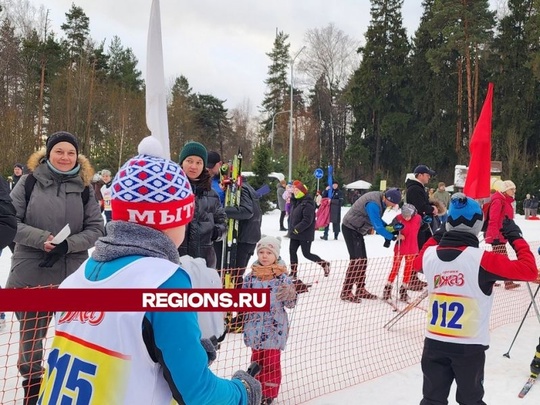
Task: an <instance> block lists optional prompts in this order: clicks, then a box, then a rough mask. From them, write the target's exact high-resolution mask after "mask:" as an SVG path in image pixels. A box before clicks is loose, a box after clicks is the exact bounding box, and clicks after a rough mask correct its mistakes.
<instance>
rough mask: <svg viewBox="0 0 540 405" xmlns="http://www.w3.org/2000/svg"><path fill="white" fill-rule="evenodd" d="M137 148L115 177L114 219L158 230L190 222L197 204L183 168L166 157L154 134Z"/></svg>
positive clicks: (112, 199) (113, 196)
mask: <svg viewBox="0 0 540 405" xmlns="http://www.w3.org/2000/svg"><path fill="white" fill-rule="evenodd" d="M138 151H139V154H138V155H137V156H135V157H133V158H131V159H129V160H128V161H127V162H126V163H124V165H123V166H122V167H121V168H120V170H119V171H118V173H117V174H116V176H114V180H113V182H112V196H111V205H112V219H113V220H117V221H126V222H133V223H136V224H140V225H144V226H148V227H150V228H154V229H158V230H164V229H169V228H175V227H178V226H181V225H186V224H188V223H189V222H190V221H191V220H192V218H193V214H194V209H195V203H194V196H193V192H192V190H191V186H190V184H189V180H188V178H187V176H186V175H185V173H184V171H183V170H182V168H181V167H180V166H179V165H178V164H177V163H175V162H173V161H171V160H169V159H166V158H164V157H163V156H164V153H163V147H162V146H161V144H160V143H159V141H158V140H157V139H156V138H155V137H152V136H148V137H146V138H144V139H143V140H142V141H141V143H140V144H139V147H138Z"/></svg>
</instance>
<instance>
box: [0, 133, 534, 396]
mask: <svg viewBox="0 0 540 405" xmlns="http://www.w3.org/2000/svg"><path fill="white" fill-rule="evenodd" d="M222 164H223V161H222V159H221V156H220V154H219V153H218V152H215V151H208V150H207V149H206V147H205V146H204V145H203V144H201V143H198V142H193V141H191V142H188V143H186V144H185V145H184V147H183V148H182V150H181V151H180V153H179V155H178V159H177V160H176V161H172V160H169V159H166V158H165V157H164V153H163V148H162V146H161V145H160V144H159V142H158V141H157V139H155V138H152V137H147V138H145V139H143V140H142V142H141V144H140V145H139V153H138V155H136V156H134V157H132V158H130V159H129V160H128V161H126V162H125V163H124V165H123V166H122V167H121V168H120V169H119V170H118V172H117V173H116V174H115V175H113V173H112V171H111V170H109V169H102V170H101V171H100V172H99V173H98V174H95V173H94V170H93V168H92V165H91V164H90V161H89V160H88V159H87V158H86V157H85V156H83V155H82V154H81V153H80V150H79V142H78V140H77V138H76V137H75V136H74V135H72V134H71V133H68V132H56V133H53V134H51V135H50V136H49V137H48V139H47V141H46V144H45V147H44V148H43V149H42V150H40V151H38V152H36V153H34V154H33V155H32V156H31V157H30V158H29V160H28V163H27V165H26V167H25V166H23V165H22V164H16V165H15V167H14V171H13V176H12V177H11V179H10V181H9V182H7V181H6V180H5V179H3V178H0V186H1V187H0V230H1V232H0V234H1V236H2V238H1V239H0V252H1V249H3V248H4V247H6V246H9V245H10V244H11V247H12V249H13V254H12V264H11V269H10V275H9V278H8V281H7V285H6V287H7V288H27V287H35V288H56V287H58V286H59V288H119V287H128V288H143V287H152V288H161V289H170V288H175V289H179V288H216V287H222V286H223V284H224V282H225V281H224V280H226V279H228V280H229V285H227V286H228V287H231V288H244V289H247V288H265V289H269V290H270V297H271V305H270V311H269V312H262V313H246V314H243V315H238V316H237V317H236V318H235V319H234V321H233V320H230V323H229V325H224V323H225V322H224V321H225V319H226V317H225V316H224V314H219V313H218V314H213V315H208V314H203V313H199V314H197V313H191V312H146V313H137V312H129V313H127V312H124V313H107V316H106V317H105V318H104V319H105V320H104V321H103V322H102V323H100V325H99V326H98V327H96V326H92V327H89V325H87V324H84V323H74V322H71V323H70V322H66V323H60V324H58V323H56V335H55V338H54V340H53V343H52V349H51V352H50V354H49V361H48V366H49V367H52V368H54V367H55V360H54V359H56V360H58V359H59V358H60V357H62V356H65V355H69V356H77V358H78V359H79V360H80V361H81V362H82V363H84V364H90V363H92V362H93V363H100V364H102V365H107V367H108V368H109V371H108V372H109V373H110V370H111V369H112V370H114V371H113V372H115V373H120V372H121V370H122V369H123V368H124V367H126V364H124V363H123V361H120V360H119V359H120V358H122V359H125V358H130V359H131V360H130V366H129V367H132V368H133V370H136V372H134V373H131V374H130V376H129V378H127V380H126V381H124V382H123V384H122V385H121V386H117V387H112V385H111V384H112V383H111V382H108V383H107V382H106V381H107V375H106V374H103V371H100V370H96V371H95V377H96V378H98V379H100V381H104V383H103V384H102V385H101V386H100V387H99V391H100V392H99V393H98V394H96V395H99V396H100V398H106V399H107V402H108V403H135V402H137V403H141V401H143V402H145V403H151V402H152V401H157V402H158V403H168V402H170V401H171V400H173V399H174V400H176V401H177V402H178V403H191V402H197V403H217V401H218V400H219V402H220V403H229V404H249V405H259V404H261V405H269V404H271V403H272V402H273V401H274V400H275V399H276V398H277V397H278V395H279V389H280V386H281V378H282V377H281V375H282V373H281V351H283V350H284V349H285V343H286V341H287V338H288V333H289V327H288V314H287V310H286V309H287V308H289V309H290V308H294V306H295V305H296V303H297V299H298V293H299V292H302V291H299V290H298V288H297V286H298V284H297V281H298V280H297V279H298V277H299V275H298V263H299V258H298V250H299V249H301V251H302V254H303V256H304V257H305V258H306V259H308V260H311V261H313V262H316V263H318V264H319V265H320V266H321V268H322V270H323V275H324V276H325V277H329V276H330V263H329V262H328V261H326V260H324V259H322V258H321V257H320V256H318V255H317V254H316V253H314V252H312V243H313V241H314V238H315V231H316V223H317V216H318V210H321V207H326V208H325V209H326V210H327V215H328V217H327V220H326V221H325V224H324V226H323V227H322V229H323V235H322V236H321V239H323V240H325V241H327V240H328V239H329V234H330V224H331V225H332V234H333V236H334V240H339V236H340V234H341V235H342V236H343V239H344V242H345V244H346V246H347V251H348V253H349V265H348V267H347V270H346V274H345V279H344V283H343V287H342V290H341V293H340V298H341V300H343V301H346V302H351V303H356V304H358V303H361V302H362V300H363V299H368V300H372V299H376V298H378V296H377V295H375V294H372V293H371V292H369V291H368V290H367V289H366V271H367V269H368V253H367V251H366V243H365V239H364V238H365V237H366V235H368V234H370V233H377V234H379V235H381V236H382V237H383V238H384V246H385V247H390V245H391V242H392V241H395V244H394V260H393V264H392V268H391V269H389V274H388V278H387V284H386V285H385V287H384V290H383V292H382V298H383V299H384V300H391V299H392V295H393V285H394V283H395V282H396V279H397V275H398V274H399V268H400V266H401V263H402V261H403V260H404V261H405V266H404V269H405V271H404V275H403V280H402V282H401V284H400V285H399V288H398V289H397V294H398V296H397V299H399V300H401V301H405V302H408V301H409V296H408V293H407V291H408V290H413V291H420V290H423V289H425V288H427V292H428V294H429V298H430V301H433V302H437V303H440V304H441V305H443V304H444V305H447V304H448V305H450V304H451V305H461V306H462V307H463V311H464V313H466V314H467V316H464V318H463V322H464V323H466V325H464V328H463V330H462V331H456V330H450V329H449V328H451V326H449V324H448V323H445V322H444V320H443V319H442V318H440V317H436V318H434V319H437V320H438V321H437V322H435V323H432V324H429V325H428V326H427V332H426V341H425V346H424V353H423V356H422V369H423V371H424V375H425V379H424V388H423V400H422V402H421V403H422V404H423V405H427V404H432V403H444V401H445V398H446V397H447V396H448V390H447V388H449V384H450V383H451V382H452V380H453V379H456V381H458V392H459V397H460V398H462V399H463V401H464V403H469V402H470V401H472V402H470V403H482V402H481V398H482V396H483V390H482V388H481V380H482V378H483V364H484V360H483V359H484V357H485V355H484V352H485V350H486V349H487V342H488V335H489V332H488V329H487V325H488V320H489V314H490V309H491V302H492V300H493V294H492V289H493V287H494V286H497V282H498V281H503V282H504V286H505V288H506V289H513V288H516V287H519V284H518V283H515V280H523V281H530V280H533V279H536V277H537V274H538V272H537V269H536V266H535V264H534V258H532V254H531V252H530V249H529V246H528V245H527V243H526V242H525V241H524V240H523V238H522V237H521V232H520V230H519V228H518V227H517V225H516V224H515V223H514V222H513V217H514V206H513V203H514V197H515V192H516V186H515V184H514V183H513V182H512V181H510V180H506V181H502V182H501V183H500V184H499V185H498V187H497V190H496V191H494V193H493V194H492V196H491V200H490V203H489V216H487V217H486V218H484V212H483V210H482V208H481V207H480V205H479V204H478V203H477V202H476V201H474V200H471V199H470V198H467V197H466V196H464V195H463V194H461V193H456V194H454V195H453V196H450V194H449V193H448V192H447V191H446V189H445V188H446V186H445V183H443V182H439V184H438V187H437V190H436V191H435V190H433V192H432V193H430V190H429V189H427V188H426V187H427V185H428V184H429V183H430V181H431V179H432V177H433V176H435V172H434V171H433V170H431V169H430V168H429V167H427V166H426V165H418V166H417V167H416V168H415V169H414V170H413V175H414V177H413V178H409V179H407V181H406V183H405V190H404V192H402V191H401V190H399V189H397V188H389V189H387V190H383V191H370V192H367V193H365V194H363V195H361V196H359V197H358V198H357V199H356V200H355V202H354V203H353V205H352V206H351V208H350V209H349V210H348V211H347V213H346V214H345V215H344V217H343V219H342V218H341V211H342V206H343V204H344V196H343V192H342V191H341V190H340V188H339V183H338V182H337V181H335V182H333V184H329V185H328V186H327V187H326V189H325V190H324V191H323V192H316V193H315V196H316V198H314V197H313V196H312V194H311V193H310V191H309V189H308V187H307V186H306V184H305V183H303V182H302V181H301V180H295V181H292V182H289V183H287V182H285V181H281V182H280V183H279V184H278V186H277V191H276V197H277V208H278V209H279V211H280V217H279V230H280V231H283V232H287V234H286V235H285V236H286V237H287V238H288V239H289V257H290V267H288V266H287V264H286V263H285V262H284V261H283V259H282V258H281V255H280V251H281V242H282V241H281V238H277V237H272V236H268V235H263V234H262V233H261V220H262V210H261V206H260V202H259V196H258V194H257V192H256V191H255V190H254V189H253V187H252V186H251V185H250V184H249V182H248V181H247V179H243V181H242V182H241V190H240V199H239V202H238V204H236V205H235V206H230V205H227V204H226V195H225V191H224V187H223V184H222V173H221V170H220V168H221V165H222ZM25 171H27V172H28V173H26V174H24V172H25ZM530 200H531V202H532V200H533V198H530ZM531 202H527V208H528V209H529V210H530V211H527V213H528V215H529V216H533V215H536V213H535V212H534V211H532V204H531ZM524 208H525V202H524ZM134 210H135V211H136V210H145V212H154V213H156V215H140V216H138V215H131V214H130V213H131V212H133V211H134ZM178 210H180V211H182V212H183V213H185V215H157V213H158V212H160V213H163V212H165V213H172V212H178ZM526 215H527V214H526ZM171 218H173V219H174V220H173V221H172V222H171ZM156 219H157V220H156ZM160 219H161V220H160ZM484 219H486V225H487V226H486V229H485V240H486V242H487V243H489V244H490V245H491V246H492V251H491V252H484V251H483V250H480V249H478V234H479V233H480V231H481V228H482V224H483V222H484ZM231 227H234V229H235V231H236V232H237V234H236V242H237V244H236V250H235V253H236V254H235V257H234V260H233V261H231V259H230V257H225V251H226V248H227V243H230V242H231V240H230V238H229V239H228V237H227V235H228V233H229V232H231V230H232V228H231ZM66 229H67V231H66ZM507 243H508V244H509V245H510V246H511V247H512V248H513V249H514V250H515V251H516V253H517V256H518V260H510V259H509V258H508V254H507V253H508V252H507V250H506V244H507ZM92 247H95V249H94V250H93V253H92V256H91V257H90V258H89V257H88V251H89V249H90V248H92ZM254 254H255V255H256V260H255V262H254V263H253V264H252V265H251V266H249V267H248V265H249V263H250V261H251V258H252V256H253V255H254ZM501 261H502V262H503V263H504V265H503V266H499V265H498V264H497V266H496V265H495V263H499V264H500V263H501ZM448 266H450V267H451V268H452V269H453V270H452V271H454V270H455V269H456V268H458V269H460V271H462V272H463V275H464V277H465V279H467V280H469V279H470V280H477V283H476V284H475V283H474V282H471V283H468V284H467V288H466V289H465V290H460V289H459V288H458V287H459V286H448V287H441V286H439V285H436V284H434V283H433V280H434V279H435V278H436V277H438V276H439V275H441V274H444V272H446V271H449V270H448V269H449V267H448ZM148 268H155V269H160V271H157V272H148V271H147V269H148ZM418 272H419V273H420V274H422V273H423V274H424V276H423V277H424V278H425V280H426V281H423V280H421V279H420V278H419V277H418V275H417V274H418ZM455 294H458V295H459V294H463V296H464V297H466V298H467V299H463V300H461V301H459V300H458V301H459V302H458V301H455V300H454V301H452V302H450V301H449V300H450V298H448V297H451V296H457V295H455ZM471 302H474V303H475V304H474V305H472V304H471ZM436 308H437V306H433V308H432V311H433V310H435V309H436ZM0 310H1V308H0ZM15 315H16V317H17V319H18V321H19V324H20V325H19V330H20V336H19V358H18V362H17V366H18V369H19V373H20V374H21V376H22V377H23V382H22V386H23V389H24V404H25V405H34V404H37V403H38V399H39V398H40V397H41V403H47V401H49V400H50V399H51V397H52V396H54V395H55V393H56V392H58V387H59V386H60V385H62V386H63V385H64V384H66V382H65V381H61V380H60V379H58V378H56V377H57V375H56V374H55V373H52V372H48V373H44V358H43V357H44V347H43V343H44V339H45V336H46V333H47V329H48V327H49V324H50V322H51V319H52V317H53V316H55V314H54V313H50V312H39V311H37V312H17V313H16V314H15ZM469 315H470V316H469ZM433 316H435V315H433ZM471 319H472V320H471ZM220 320H221V322H220ZM1 321H2V315H1V314H0V322H1ZM477 321H478V322H477ZM119 322H122V323H124V324H125V328H120V329H118V328H117V327H116V325H117V324H118V323H119ZM450 324H451V323H450ZM469 324H470V325H469ZM0 326H1V324H0ZM225 326H227V328H228V331H229V332H233V331H234V332H241V333H243V334H244V342H245V344H246V346H248V347H250V348H251V350H252V355H251V361H254V362H257V363H258V364H259V365H260V367H261V371H260V373H259V374H258V375H256V376H252V375H250V374H249V373H247V372H245V371H243V370H239V371H237V372H236V373H235V374H234V375H233V378H232V379H230V380H227V379H223V378H219V377H217V376H216V375H214V374H213V373H212V371H211V370H210V369H209V368H208V365H209V364H210V363H211V362H212V361H213V360H214V359H215V358H216V350H217V348H218V345H217V344H216V341H215V338H217V337H219V338H223V336H224V332H225ZM114 330H116V332H115V333H113V331H114ZM118 333H120V335H118ZM441 336H443V338H441ZM212 338H214V340H212ZM179 347H181V348H182V350H180V351H179V350H178V348H179ZM97 348H102V349H100V350H99V351H100V353H103V352H104V353H121V354H122V356H121V357H114V356H103V355H97V351H96V350H97ZM141 348H144V350H142V351H141ZM463 353H466V355H463ZM113 358H114V359H113ZM469 362H470V364H471V367H466V366H465V365H466V364H469ZM451 363H455V364H462V365H463V366H464V367H463V368H457V369H456V368H452V370H449V368H448V367H447V366H444V364H451ZM110 367H112V368H110ZM532 368H533V365H531V370H532ZM141 379H144V381H147V383H146V384H145V386H141V385H140V384H139V383H138V382H139V381H140V380H141ZM464 381H467V382H464ZM96 389H97V388H96ZM468 401H469V402H468ZM474 401H476V402H474Z"/></svg>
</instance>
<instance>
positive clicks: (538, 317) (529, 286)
mask: <svg viewBox="0 0 540 405" xmlns="http://www.w3.org/2000/svg"><path fill="white" fill-rule="evenodd" d="M538 287H540V284H539V285H538ZM527 289H528V290H529V295H530V296H531V301H532V304H533V308H534V312H536V319H538V323H540V312H539V311H538V305H536V300H535V299H534V295H533V293H532V289H531V285H530V284H529V282H528V281H527Z"/></svg>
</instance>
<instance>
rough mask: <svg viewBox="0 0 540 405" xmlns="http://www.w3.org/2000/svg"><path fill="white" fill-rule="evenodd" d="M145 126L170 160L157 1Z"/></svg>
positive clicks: (152, 15) (155, 1)
mask: <svg viewBox="0 0 540 405" xmlns="http://www.w3.org/2000/svg"><path fill="white" fill-rule="evenodd" d="M146 125H147V126H148V129H149V130H150V133H151V134H152V136H154V137H156V138H157V139H158V140H159V142H160V143H161V145H162V146H163V151H164V153H165V156H164V157H166V158H167V159H170V156H171V155H170V146H169V126H168V123H167V88H166V87H165V73H164V69H163V46H162V43H161V13H160V7H159V0H153V1H152V9H151V10H150V25H149V27H148V43H147V50H146Z"/></svg>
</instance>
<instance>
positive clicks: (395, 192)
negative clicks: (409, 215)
mask: <svg viewBox="0 0 540 405" xmlns="http://www.w3.org/2000/svg"><path fill="white" fill-rule="evenodd" d="M384 196H385V197H386V199H387V200H388V201H390V202H391V203H394V204H399V202H400V201H401V191H399V189H398V188H389V189H388V190H386V191H385V192H384Z"/></svg>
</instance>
